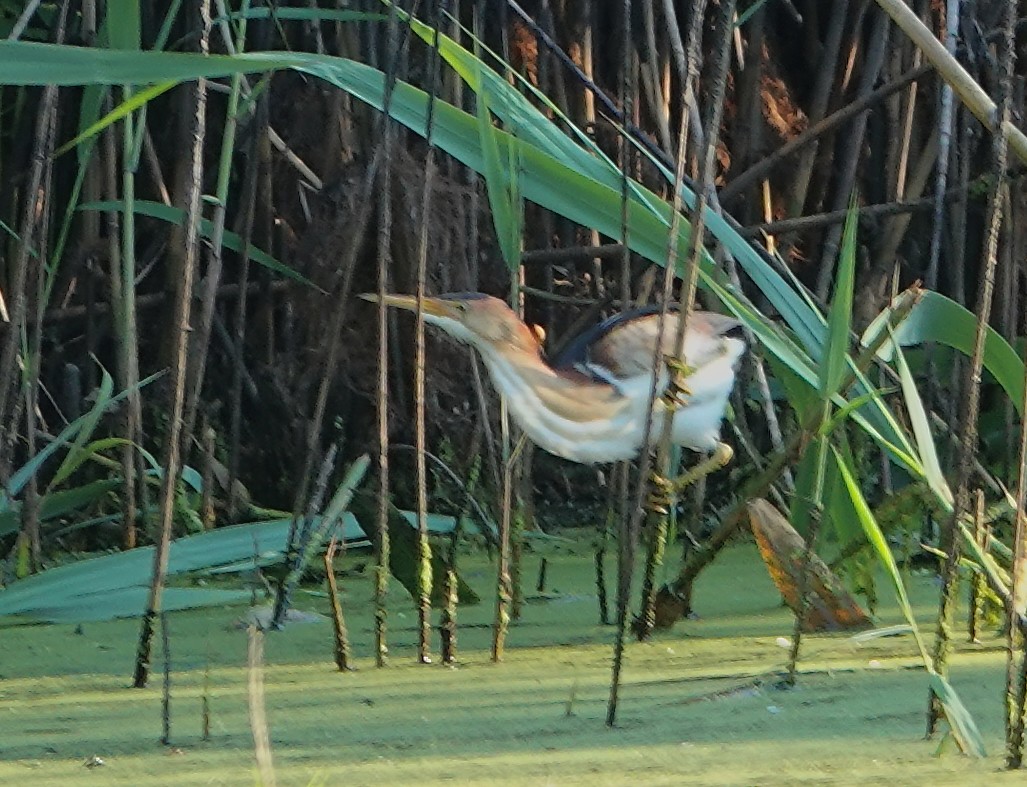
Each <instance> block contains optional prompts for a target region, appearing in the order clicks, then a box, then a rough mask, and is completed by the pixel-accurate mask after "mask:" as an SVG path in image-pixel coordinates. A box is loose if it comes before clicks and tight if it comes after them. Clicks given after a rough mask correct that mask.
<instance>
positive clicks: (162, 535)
mask: <svg viewBox="0 0 1027 787" xmlns="http://www.w3.org/2000/svg"><path fill="white" fill-rule="evenodd" d="M199 10H200V20H201V30H202V32H201V35H200V51H201V52H202V53H206V52H207V51H208V50H209V46H208V41H209V36H210V24H211V20H210V3H209V1H208V0H202V1H201V3H200V9H199ZM192 91H193V117H192V119H191V125H192V128H191V132H192V133H191V138H192V141H193V145H192V151H191V153H190V156H191V163H190V168H189V173H188V174H189V182H188V184H187V193H186V198H185V201H186V204H187V209H186V228H185V255H184V258H183V266H184V270H183V271H182V277H181V280H180V281H179V283H178V287H177V290H176V292H175V311H174V328H173V332H172V339H171V346H172V353H171V393H170V402H169V404H170V407H169V410H170V412H169V414H168V415H169V423H168V433H167V436H166V441H167V442H166V450H165V455H164V463H163V464H164V477H163V478H162V479H161V489H160V502H159V506H158V512H159V517H160V520H159V530H158V532H159V537H158V540H157V543H156V548H155V549H154V553H153V574H152V578H151V580H150V592H149V597H148V598H147V602H146V611H145V612H144V613H143V617H142V626H141V630H140V633H139V646H138V649H137V652H136V662H135V674H134V677H133V685H134V686H135V687H136V688H143V687H145V686H146V683H147V681H148V679H149V671H150V652H151V649H152V643H153V626H154V621H155V620H156V618H157V615H158V614H159V613H160V610H161V599H162V596H163V592H164V584H165V581H166V579H167V572H168V553H169V551H170V549H171V529H172V526H173V524H174V513H175V496H176V494H177V491H178V483H179V477H180V475H181V452H182V444H181V436H182V416H183V411H184V409H185V382H186V380H185V377H186V349H187V346H188V339H189V330H190V326H189V315H190V311H191V306H192V297H193V278H194V275H195V271H196V259H197V256H198V245H199V244H198V241H199V229H200V218H201V209H200V194H201V192H202V188H203V142H204V138H205V136H206V131H207V124H206V117H207V82H206V80H204V79H199V80H197V81H196V83H195V84H194V85H193V86H192ZM128 181H129V179H126V184H127V183H128ZM126 274H128V275H127V276H125V277H124V278H123V281H122V285H123V290H124V291H125V292H127V291H129V290H132V289H133V288H134V286H135V284H134V276H135V272H134V270H133V271H131V272H129V271H126ZM134 318H135V317H134V311H133V314H132V324H133V326H134ZM131 354H132V357H133V358H136V356H135V348H134V347H133V348H132V353H131ZM131 368H134V369H135V372H136V376H137V377H138V368H137V367H131ZM136 395H138V392H136ZM130 403H131V399H130ZM130 406H131V404H130Z"/></svg>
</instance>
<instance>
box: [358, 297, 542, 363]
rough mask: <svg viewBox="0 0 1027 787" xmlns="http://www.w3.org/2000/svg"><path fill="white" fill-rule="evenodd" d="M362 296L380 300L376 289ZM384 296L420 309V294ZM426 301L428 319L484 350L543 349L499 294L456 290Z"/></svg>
mask: <svg viewBox="0 0 1027 787" xmlns="http://www.w3.org/2000/svg"><path fill="white" fill-rule="evenodd" d="M360 297H361V298H363V299H364V300H368V301H372V302H375V303H377V302H378V301H379V296H378V295H376V294H374V293H364V294H362V295H361V296H360ZM381 300H382V301H384V303H385V304H386V305H387V306H395V307H396V308H399V309H406V310H407V311H412V312H415V311H417V298H416V297H415V296H413V295H384V296H382V297H381ZM423 304H424V321H425V322H427V323H430V324H431V325H436V326H438V327H439V328H441V329H442V330H444V331H445V332H446V333H448V334H449V335H450V336H452V337H453V338H454V339H458V340H459V341H462V342H466V343H467V344H472V345H474V346H475V347H477V348H478V349H479V350H481V351H483V352H488V351H492V352H504V351H507V350H511V349H512V350H520V351H526V352H532V353H537V352H538V351H539V340H538V337H537V335H536V334H535V333H534V332H533V331H532V330H531V329H530V328H529V327H528V326H527V325H525V324H524V323H523V322H522V321H521V319H520V318H519V317H518V316H517V315H516V314H515V313H514V311H513V310H512V309H511V308H510V307H509V306H507V305H506V303H505V302H503V301H501V300H500V299H499V298H493V297H492V296H491V295H485V294H483V293H480V292H456V293H448V294H446V295H431V296H428V295H426V296H425V297H424V300H423Z"/></svg>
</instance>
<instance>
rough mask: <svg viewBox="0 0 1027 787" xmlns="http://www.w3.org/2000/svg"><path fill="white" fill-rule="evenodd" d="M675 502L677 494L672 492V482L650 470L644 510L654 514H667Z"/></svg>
mask: <svg viewBox="0 0 1027 787" xmlns="http://www.w3.org/2000/svg"><path fill="white" fill-rule="evenodd" d="M676 500H677V493H676V492H675V491H674V482H673V481H672V480H671V479H669V478H666V477H665V476H662V475H660V473H658V472H657V471H656V470H655V469H653V470H650V471H649V496H648V498H647V499H646V504H645V507H646V510H647V511H650V512H651V513H654V514H667V513H668V512H669V511H670V507H671V506H672V505H673V504H674V503H675V502H676Z"/></svg>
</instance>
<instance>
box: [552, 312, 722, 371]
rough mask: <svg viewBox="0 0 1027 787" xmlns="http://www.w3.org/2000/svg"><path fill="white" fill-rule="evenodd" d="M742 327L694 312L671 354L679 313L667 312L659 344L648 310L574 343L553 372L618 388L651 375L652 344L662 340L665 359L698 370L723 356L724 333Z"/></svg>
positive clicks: (656, 321)
mask: <svg viewBox="0 0 1027 787" xmlns="http://www.w3.org/2000/svg"><path fill="white" fill-rule="evenodd" d="M739 325H740V323H739V322H738V320H736V319H734V318H733V317H727V316H725V315H722V314H716V313H713V312H702V311H697V312H693V313H692V316H691V319H690V320H689V324H688V328H687V330H686V332H685V340H684V344H683V346H682V347H679V348H677V351H675V347H674V340H675V338H676V337H677V332H678V324H677V313H676V312H670V313H668V314H667V315H666V317H665V319H664V320H663V326H662V339H661V334H660V329H661V326H660V315H659V312H658V311H657V310H654V309H652V308H647V309H644V310H639V311H635V312H625V313H623V314H618V315H616V316H614V317H611V318H610V319H608V320H606V321H605V322H603V323H600V324H599V325H597V326H595V327H594V328H592V329H590V330H589V331H586V332H585V333H584V334H582V335H581V336H579V337H578V338H577V339H575V340H574V341H572V342H571V343H570V345H569V346H568V347H567V349H566V350H565V351H564V352H563V353H561V354H560V355H559V356H558V357H557V358H556V359H554V366H556V367H557V368H561V367H562V368H576V369H578V370H579V371H581V372H583V373H585V374H588V375H590V376H591V377H593V378H594V379H596V380H597V381H602V382H607V383H611V384H613V385H617V384H618V382H619V381H623V380H628V379H630V378H634V377H638V376H641V375H645V376H648V375H650V374H651V370H652V361H653V354H654V350H655V348H656V343H657V341H658V340H659V341H660V353H661V355H663V356H675V357H680V358H682V359H683V360H684V361H685V363H686V364H688V365H689V366H691V367H693V368H695V369H701V368H702V367H703V366H705V365H706V364H708V363H711V362H713V361H716V360H718V359H720V358H722V357H723V355H724V353H725V349H726V348H725V339H724V337H725V334H727V333H728V332H729V331H731V330H732V329H734V328H737V327H738V326H739Z"/></svg>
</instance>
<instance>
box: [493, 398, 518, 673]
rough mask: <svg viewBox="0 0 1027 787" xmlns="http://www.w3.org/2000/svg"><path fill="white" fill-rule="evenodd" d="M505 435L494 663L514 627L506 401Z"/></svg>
mask: <svg viewBox="0 0 1027 787" xmlns="http://www.w3.org/2000/svg"><path fill="white" fill-rule="evenodd" d="M500 407H501V410H500V423H501V424H502V429H503V435H502V438H501V439H502V441H503V500H502V510H501V511H500V517H499V559H498V560H497V566H496V605H495V614H494V615H493V618H492V661H493V662H499V661H502V660H503V648H504V646H505V644H506V632H507V630H508V628H509V626H510V597H511V590H510V522H511V517H512V516H513V511H512V508H513V485H514V479H513V475H514V456H513V453H514V452H513V451H511V449H510V417H509V413H508V412H507V408H506V402H505V401H503V402H502V404H501V405H500Z"/></svg>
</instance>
